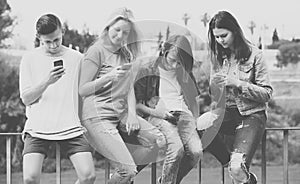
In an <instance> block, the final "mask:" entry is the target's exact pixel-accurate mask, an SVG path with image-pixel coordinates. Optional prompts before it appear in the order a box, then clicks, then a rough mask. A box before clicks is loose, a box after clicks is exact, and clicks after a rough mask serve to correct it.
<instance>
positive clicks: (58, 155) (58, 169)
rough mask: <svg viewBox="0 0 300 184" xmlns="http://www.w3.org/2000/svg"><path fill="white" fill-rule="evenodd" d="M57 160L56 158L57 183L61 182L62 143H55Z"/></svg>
mask: <svg viewBox="0 0 300 184" xmlns="http://www.w3.org/2000/svg"><path fill="white" fill-rule="evenodd" d="M55 158H56V159H55V160H56V184H61V162H60V160H61V157H60V145H59V144H58V143H57V142H56V143H55Z"/></svg>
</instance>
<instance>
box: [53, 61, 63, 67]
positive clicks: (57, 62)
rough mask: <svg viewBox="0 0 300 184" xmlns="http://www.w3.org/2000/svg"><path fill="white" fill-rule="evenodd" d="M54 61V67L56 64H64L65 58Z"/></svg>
mask: <svg viewBox="0 0 300 184" xmlns="http://www.w3.org/2000/svg"><path fill="white" fill-rule="evenodd" d="M53 63H54V67H55V66H63V60H62V59H60V60H57V61H54V62H53Z"/></svg>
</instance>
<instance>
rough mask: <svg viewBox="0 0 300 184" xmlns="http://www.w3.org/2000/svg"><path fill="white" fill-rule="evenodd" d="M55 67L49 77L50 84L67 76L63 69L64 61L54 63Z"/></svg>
mask: <svg viewBox="0 0 300 184" xmlns="http://www.w3.org/2000/svg"><path fill="white" fill-rule="evenodd" d="M53 66H54V67H53V68H52V69H51V71H50V74H49V77H48V83H49V84H53V83H55V82H56V81H58V80H59V79H60V78H61V77H62V76H63V75H64V74H65V69H64V67H63V60H57V61H54V62H53Z"/></svg>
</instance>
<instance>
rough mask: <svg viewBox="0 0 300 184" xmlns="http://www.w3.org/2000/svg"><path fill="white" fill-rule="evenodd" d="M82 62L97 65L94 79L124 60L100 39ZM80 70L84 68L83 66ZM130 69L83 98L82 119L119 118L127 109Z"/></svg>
mask: <svg viewBox="0 0 300 184" xmlns="http://www.w3.org/2000/svg"><path fill="white" fill-rule="evenodd" d="M82 62H93V63H94V64H95V65H96V66H97V67H98V73H97V74H96V76H95V79H96V80H97V79H98V78H101V77H102V76H103V75H105V74H107V73H108V72H110V71H111V70H112V69H114V68H115V67H117V66H120V65H122V64H124V63H126V61H125V60H124V59H122V58H121V57H120V54H118V53H117V52H112V51H111V50H110V49H107V48H106V47H105V46H104V45H103V42H102V41H101V40H99V41H98V42H96V43H95V44H94V45H92V46H91V47H90V48H89V49H88V51H87V53H86V54H85V56H84V59H83V61H82ZM81 70H84V69H83V68H82V69H81ZM129 72H130V70H129V71H128V73H127V74H126V75H125V76H124V77H123V78H122V79H117V78H116V79H114V80H112V81H110V82H108V83H107V84H105V85H104V86H103V87H102V88H101V89H99V90H98V91H94V93H93V94H92V95H90V96H87V97H84V98H83V106H82V116H81V118H82V120H86V119H90V118H95V117H102V118H111V117H117V118H119V117H120V116H121V115H122V114H124V112H125V110H126V109H127V94H128V91H129V87H130V78H129V77H128V76H129V75H130V73H129Z"/></svg>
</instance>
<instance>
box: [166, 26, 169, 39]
mask: <svg viewBox="0 0 300 184" xmlns="http://www.w3.org/2000/svg"><path fill="white" fill-rule="evenodd" d="M169 36H170V27H169V26H168V27H167V30H166V40H168V39H169Z"/></svg>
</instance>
